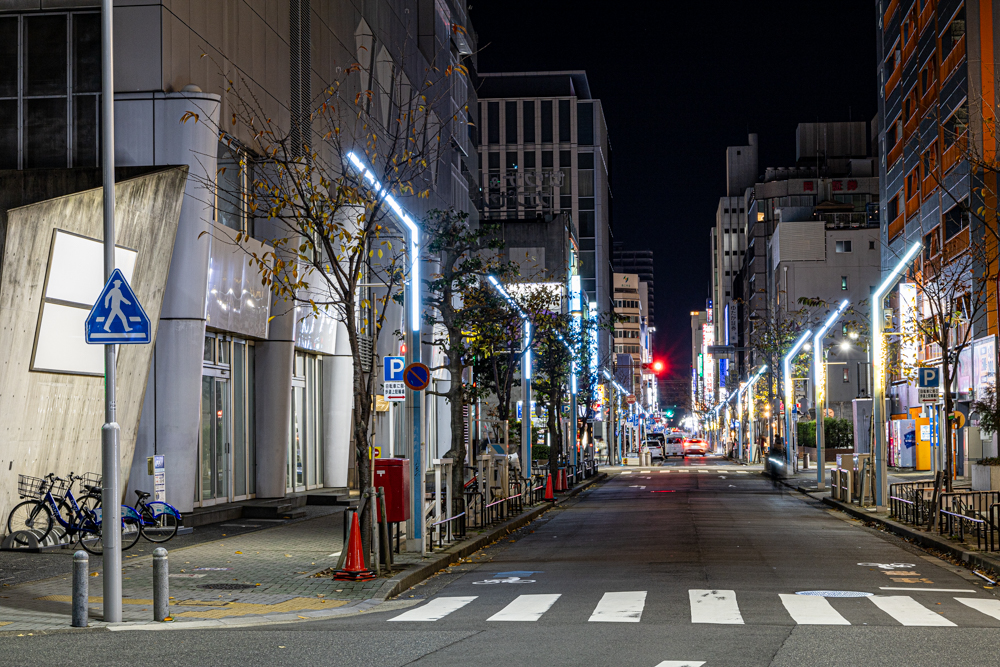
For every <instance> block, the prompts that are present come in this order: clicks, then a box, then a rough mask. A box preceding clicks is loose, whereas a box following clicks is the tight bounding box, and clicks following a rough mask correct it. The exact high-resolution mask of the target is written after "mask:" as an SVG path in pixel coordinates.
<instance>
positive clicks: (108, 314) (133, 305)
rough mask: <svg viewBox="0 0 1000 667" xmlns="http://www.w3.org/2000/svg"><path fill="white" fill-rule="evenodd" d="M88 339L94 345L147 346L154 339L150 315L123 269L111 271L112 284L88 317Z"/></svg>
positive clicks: (105, 287) (104, 290)
mask: <svg viewBox="0 0 1000 667" xmlns="http://www.w3.org/2000/svg"><path fill="white" fill-rule="evenodd" d="M84 335H85V337H86V340H87V342H88V343H89V344H91V345H108V344H115V343H117V344H119V345H129V344H133V345H134V344H145V343H149V342H151V340H152V327H151V326H150V322H149V316H147V315H146V311H145V310H143V309H142V305H141V304H140V303H139V299H138V297H136V295H135V292H133V291H132V288H131V287H129V284H128V281H126V280H125V276H124V275H123V274H122V272H121V270H119V269H115V270H114V271H112V272H111V277H110V278H109V279H108V284H107V285H105V286H104V289H103V290H101V295H100V296H99V297H97V302H96V303H95V304H94V307H93V308H91V309H90V315H88V316H87V323H86V329H85V332H84Z"/></svg>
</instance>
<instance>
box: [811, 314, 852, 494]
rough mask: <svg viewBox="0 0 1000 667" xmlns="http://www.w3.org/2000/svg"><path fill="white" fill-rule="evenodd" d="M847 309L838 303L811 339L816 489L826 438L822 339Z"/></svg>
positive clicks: (822, 479)
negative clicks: (814, 409)
mask: <svg viewBox="0 0 1000 667" xmlns="http://www.w3.org/2000/svg"><path fill="white" fill-rule="evenodd" d="M846 308H847V299H844V300H843V301H841V302H840V305H839V306H837V310H836V311H834V313H833V314H832V315H830V317H829V318H828V319H827V320H826V322H824V323H823V325H822V326H821V327H820V328H819V331H817V332H816V336H815V337H814V338H813V405H815V406H816V488H818V489H822V488H824V487H825V486H826V465H825V460H824V459H825V456H824V451H825V450H824V445H825V444H826V436H825V434H824V433H823V418H824V417H825V416H826V415H824V414H823V412H824V410H825V405H824V403H825V400H826V360H825V359H823V338H824V337H825V336H826V332H827V331H828V330H829V329H830V327H832V326H833V324H834V322H836V321H837V320H838V319H839V318H840V315H841V313H843V312H844V310H845V309H846Z"/></svg>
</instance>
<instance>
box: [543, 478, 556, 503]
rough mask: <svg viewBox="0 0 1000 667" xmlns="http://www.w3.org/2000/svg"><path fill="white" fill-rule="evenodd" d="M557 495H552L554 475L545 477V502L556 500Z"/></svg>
mask: <svg viewBox="0 0 1000 667" xmlns="http://www.w3.org/2000/svg"><path fill="white" fill-rule="evenodd" d="M555 499H556V495H555V494H554V493H552V474H551V473H549V474H548V475H546V476H545V500H555Z"/></svg>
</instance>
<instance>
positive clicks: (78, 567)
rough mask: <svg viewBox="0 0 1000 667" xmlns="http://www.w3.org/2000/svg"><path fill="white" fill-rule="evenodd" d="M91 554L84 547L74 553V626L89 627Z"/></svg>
mask: <svg viewBox="0 0 1000 667" xmlns="http://www.w3.org/2000/svg"><path fill="white" fill-rule="evenodd" d="M89 566H90V556H88V555H87V552H86V551H83V550H82V549H81V550H80V551H77V552H76V553H75V554H73V627H74V628H85V627H87V615H88V613H87V603H88V602H89V601H90V577H88V576H87V575H88V574H89V572H87V570H89V569H90V567H89Z"/></svg>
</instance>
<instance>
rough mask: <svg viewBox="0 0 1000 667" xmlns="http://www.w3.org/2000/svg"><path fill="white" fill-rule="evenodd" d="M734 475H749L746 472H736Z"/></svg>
mask: <svg viewBox="0 0 1000 667" xmlns="http://www.w3.org/2000/svg"><path fill="white" fill-rule="evenodd" d="M736 474H737V475H749V474H750V473H748V472H747V471H746V470H737V471H736Z"/></svg>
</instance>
